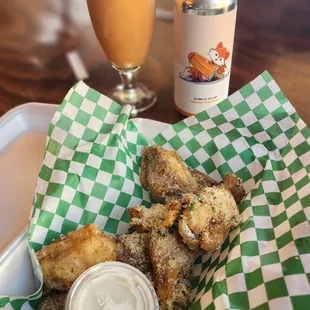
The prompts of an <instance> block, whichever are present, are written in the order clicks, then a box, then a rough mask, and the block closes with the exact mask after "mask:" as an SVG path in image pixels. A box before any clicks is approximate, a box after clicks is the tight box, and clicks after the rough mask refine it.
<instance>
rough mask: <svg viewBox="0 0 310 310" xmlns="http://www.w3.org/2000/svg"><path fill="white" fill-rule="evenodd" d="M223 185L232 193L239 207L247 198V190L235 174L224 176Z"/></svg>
mask: <svg viewBox="0 0 310 310" xmlns="http://www.w3.org/2000/svg"><path fill="white" fill-rule="evenodd" d="M222 183H223V184H224V185H225V186H226V188H227V189H228V190H230V191H231V193H232V195H233V196H234V198H235V201H236V203H237V205H239V204H240V202H241V201H242V199H243V198H244V196H245V190H244V188H243V185H242V181H241V179H240V178H238V177H237V176H236V175H234V174H231V173H227V174H226V175H225V176H224V180H223V182H222Z"/></svg>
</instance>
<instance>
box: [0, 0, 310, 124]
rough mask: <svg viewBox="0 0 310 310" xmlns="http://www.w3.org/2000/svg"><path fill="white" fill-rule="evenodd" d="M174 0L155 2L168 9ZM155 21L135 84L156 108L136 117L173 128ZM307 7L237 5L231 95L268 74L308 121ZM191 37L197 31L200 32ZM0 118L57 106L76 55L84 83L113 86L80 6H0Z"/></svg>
mask: <svg viewBox="0 0 310 310" xmlns="http://www.w3.org/2000/svg"><path fill="white" fill-rule="evenodd" d="M173 2H174V1H173V0H157V7H158V9H167V10H172V9H173ZM158 15H159V17H160V16H161V17H164V20H161V19H159V18H157V20H156V23H155V31H154V36H153V41H152V46H151V49H150V52H149V55H148V58H147V60H146V62H145V64H144V65H143V67H142V70H141V73H140V78H141V80H142V81H143V82H144V83H146V84H147V85H148V86H149V88H151V89H153V90H154V91H156V92H157V93H158V96H159V103H158V104H157V106H156V107H154V108H153V109H151V110H150V111H147V112H145V113H142V114H141V116H142V117H148V118H153V119H158V120H161V121H165V122H169V123H172V122H176V121H177V120H179V119H180V118H181V116H180V115H179V114H178V113H177V112H176V111H175V110H174V108H173V22H172V21H171V20H170V19H169V15H168V17H167V15H165V14H164V15H161V12H160V11H159V12H158ZM309 16H310V2H309V0H239V13H238V19H237V29H236V40H235V50H234V60H233V69H232V77H231V92H233V91H235V90H238V89H239V88H240V87H242V86H243V85H244V84H246V83H248V82H250V81H251V80H252V79H253V78H255V77H256V76H257V75H258V74H260V73H261V72H262V71H264V70H266V69H267V70H269V71H270V73H271V74H272V75H273V77H274V78H276V79H277V81H278V82H279V84H280V87H281V88H282V89H283V90H284V92H285V93H286V94H287V95H288V96H289V98H290V100H291V101H292V102H293V103H294V104H295V105H296V107H297V110H298V112H299V113H300V115H301V116H302V117H304V118H305V119H306V120H307V119H308V120H309V121H310V109H305V108H303V107H304V106H305V107H306V105H307V104H308V103H307V102H306V101H307V100H308V99H307V98H308V97H309V96H310V93H309V82H310V67H309V59H310V52H309V50H310V18H309ZM197 31H203V30H201V29H198V30H197ZM0 38H1V39H0V115H2V114H4V113H5V112H6V111H8V110H9V109H10V108H12V107H14V106H17V105H19V104H22V103H25V102H31V101H36V102H48V103H57V104H59V103H61V101H62V99H63V97H64V95H65V94H66V92H67V91H68V90H69V88H70V87H71V86H72V85H73V84H74V83H75V81H76V79H75V77H74V75H73V72H72V69H71V68H70V66H69V64H68V60H67V57H66V55H67V53H68V52H69V51H77V52H78V53H79V55H80V57H81V59H82V60H83V62H84V63H85V65H86V67H87V70H88V72H89V76H90V78H89V79H88V80H87V83H88V84H89V85H90V86H91V87H94V88H96V89H97V90H99V91H101V92H103V93H106V92H107V91H108V90H110V89H111V88H112V86H114V85H115V84H116V83H117V82H118V81H119V77H118V75H117V73H116V72H115V71H114V70H113V69H112V68H111V66H110V64H109V63H108V61H107V60H106V58H105V55H104V53H103V50H102V48H101V47H100V46H99V43H98V42H97V40H96V38H95V35H94V32H93V29H92V26H91V24H90V20H89V15H88V10H87V6H86V1H85V0H27V1H26V0H1V1H0Z"/></svg>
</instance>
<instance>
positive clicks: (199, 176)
mask: <svg viewBox="0 0 310 310" xmlns="http://www.w3.org/2000/svg"><path fill="white" fill-rule="evenodd" d="M188 169H189V171H190V173H191V174H192V176H193V177H194V178H195V179H196V181H197V183H198V189H197V190H200V189H202V188H204V187H212V186H216V185H219V182H217V181H215V180H213V179H212V178H210V177H209V176H207V175H206V174H204V173H202V172H200V171H198V170H195V169H192V168H188Z"/></svg>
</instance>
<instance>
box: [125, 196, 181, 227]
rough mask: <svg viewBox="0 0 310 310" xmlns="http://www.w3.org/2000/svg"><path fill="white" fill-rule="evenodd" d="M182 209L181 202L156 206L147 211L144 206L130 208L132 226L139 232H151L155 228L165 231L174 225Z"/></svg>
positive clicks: (176, 201)
mask: <svg viewBox="0 0 310 310" xmlns="http://www.w3.org/2000/svg"><path fill="white" fill-rule="evenodd" d="M181 209H182V205H181V202H180V201H179V200H171V201H169V202H167V203H166V204H165V205H162V204H154V205H152V207H151V208H149V209H147V208H145V207H144V206H135V207H130V208H128V213H129V215H130V217H131V222H130V224H129V225H130V226H132V227H134V228H135V229H136V231H138V232H147V231H151V230H152V229H153V228H156V229H165V228H168V227H171V226H172V225H174V224H175V223H176V221H177V219H178V217H179V215H180V212H181Z"/></svg>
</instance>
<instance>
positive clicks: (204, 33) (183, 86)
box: [174, 7, 237, 115]
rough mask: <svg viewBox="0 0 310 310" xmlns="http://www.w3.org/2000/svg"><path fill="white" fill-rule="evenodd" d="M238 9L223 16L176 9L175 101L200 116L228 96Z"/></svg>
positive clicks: (188, 113)
mask: <svg viewBox="0 0 310 310" xmlns="http://www.w3.org/2000/svg"><path fill="white" fill-rule="evenodd" d="M236 15H237V7H236V8H234V9H233V10H232V11H230V12H228V13H224V14H220V15H202V16H200V15H190V14H186V13H183V12H182V11H179V10H178V9H175V21H174V22H175V73H174V77H175V81H174V101H175V104H176V108H177V110H179V111H180V112H181V113H182V114H185V115H192V114H197V113H199V112H201V111H203V110H205V109H207V108H208V107H210V106H211V105H215V104H217V103H219V102H221V101H222V100H224V99H225V98H227V96H228V90H229V82H230V72H231V64H232V52H233V44H234V35H235V24H236Z"/></svg>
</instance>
